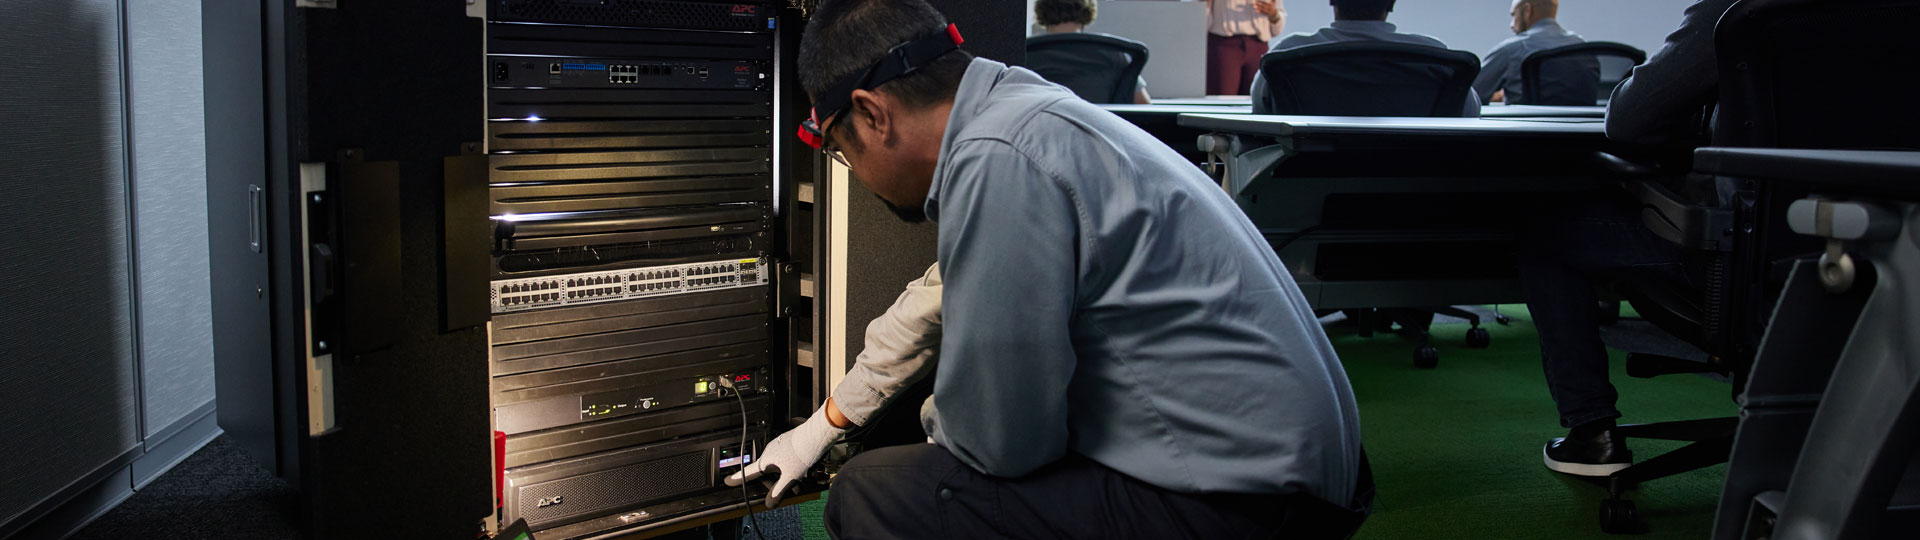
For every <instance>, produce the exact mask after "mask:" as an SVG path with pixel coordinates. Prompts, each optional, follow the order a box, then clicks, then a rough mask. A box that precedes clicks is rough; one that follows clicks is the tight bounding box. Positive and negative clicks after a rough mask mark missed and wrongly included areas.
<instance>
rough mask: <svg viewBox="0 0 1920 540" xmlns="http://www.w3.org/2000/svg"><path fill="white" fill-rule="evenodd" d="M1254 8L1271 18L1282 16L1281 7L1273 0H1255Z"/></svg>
mask: <svg viewBox="0 0 1920 540" xmlns="http://www.w3.org/2000/svg"><path fill="white" fill-rule="evenodd" d="M1253 10H1254V11H1258V12H1260V14H1261V15H1266V16H1267V18H1269V19H1271V18H1274V17H1278V16H1280V8H1279V7H1277V6H1275V5H1274V3H1273V2H1264V1H1261V2H1254V3H1253Z"/></svg>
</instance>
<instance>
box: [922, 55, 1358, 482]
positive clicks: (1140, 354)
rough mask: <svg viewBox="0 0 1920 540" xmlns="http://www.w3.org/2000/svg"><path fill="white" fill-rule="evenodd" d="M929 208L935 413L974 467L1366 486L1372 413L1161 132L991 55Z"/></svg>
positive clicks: (1245, 229)
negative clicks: (939, 284)
mask: <svg viewBox="0 0 1920 540" xmlns="http://www.w3.org/2000/svg"><path fill="white" fill-rule="evenodd" d="M926 212H927V215H928V216H929V217H930V218H932V219H933V220H935V221H936V222H938V223H939V227H940V232H939V249H938V254H939V261H940V272H941V274H942V277H943V278H944V281H945V290H944V292H943V296H942V303H943V304H944V305H943V308H942V310H941V311H942V315H941V317H942V319H943V320H942V327H943V329H942V337H941V341H940V352H939V358H940V360H939V363H940V367H939V375H938V376H936V381H935V384H934V393H933V398H932V400H931V401H930V402H929V403H930V404H929V406H928V407H926V408H924V409H923V414H924V416H923V418H922V421H923V423H924V424H925V425H926V427H927V430H928V434H929V435H930V436H931V437H932V438H933V440H934V441H935V442H937V443H938V444H940V445H941V446H942V447H944V448H946V449H948V450H949V451H951V452H953V454H954V455H955V456H957V457H959V459H960V460H961V461H963V462H966V463H967V464H969V465H972V466H973V467H975V468H977V469H979V470H980V471H982V472H985V473H987V474H991V475H995V476H1002V477H1018V476H1022V475H1025V474H1027V473H1030V472H1033V471H1034V470H1036V469H1039V468H1040V467H1042V466H1044V465H1047V464H1049V463H1052V462H1054V461H1056V460H1059V459H1060V458H1061V457H1063V456H1065V455H1067V454H1068V453H1069V452H1072V453H1077V454H1081V455H1085V456H1087V457H1089V458H1091V459H1093V460H1094V461H1097V462H1099V463H1101V464H1104V465H1106V466H1108V467H1112V468H1114V469H1116V470H1118V471H1120V472H1122V473H1125V474H1127V475H1129V476H1132V477H1134V478H1138V479H1141V480H1143V481H1146V482H1148V483H1151V484H1154V485H1157V486H1160V487H1163V488H1167V489H1171V490H1175V491H1181V492H1224V493H1306V494H1310V495H1314V496H1318V497H1320V498H1322V499H1324V500H1327V501H1329V502H1334V503H1336V504H1340V505H1343V506H1345V505H1348V504H1349V503H1350V502H1351V501H1352V498H1353V487H1354V481H1355V478H1356V475H1357V470H1358V466H1359V458H1360V421H1359V413H1358V411H1357V409H1356V408H1355V405H1354V397H1353V390H1352V388H1351V387H1349V385H1348V383H1347V378H1346V374H1345V373H1344V372H1343V371H1342V369H1341V366H1340V364H1339V359H1338V358H1337V357H1336V356H1335V354H1334V351H1333V347H1332V346H1331V345H1330V344H1329V343H1328V341H1327V338H1326V335H1325V334H1324V333H1323V332H1322V331H1321V329H1320V325H1319V323H1318V321H1317V320H1316V319H1315V318H1314V316H1313V311H1312V309H1311V308H1310V307H1309V306H1308V305H1307V302H1306V299H1305V297H1304V296H1302V295H1301V293H1300V289H1299V287H1298V286H1296V285H1295V284H1294V281H1293V278H1292V276H1291V275H1289V274H1288V272H1287V270H1286V268H1284V267H1283V266H1281V263H1280V260H1279V259H1278V258H1277V257H1275V255H1274V252H1273V248H1272V247H1271V246H1269V245H1268V244H1267V242H1266V240H1265V239H1264V238H1263V237H1262V236H1261V235H1260V233H1259V231H1257V230H1256V229H1255V228H1254V227H1253V224H1252V223H1251V222H1249V221H1248V220H1247V218H1246V216H1245V215H1244V214H1242V213H1241V211H1240V209H1239V208H1238V207H1237V206H1235V204H1234V202H1233V201H1232V199H1230V198H1229V197H1228V196H1227V194H1226V193H1225V192H1223V191H1222V190H1221V189H1220V187H1219V186H1218V185H1216V184H1214V183H1213V182H1212V181H1211V180H1210V179H1208V178H1207V176H1206V175H1205V174H1204V173H1202V172H1201V171H1200V170H1199V168H1197V167H1194V165H1193V164H1192V163H1190V162H1188V161H1186V160H1185V159H1184V158H1182V157H1180V155H1179V154H1177V153H1175V152H1174V151H1173V150H1172V149H1170V148H1167V146H1166V145H1165V144H1162V143H1161V142H1160V141H1159V140H1157V139H1155V138H1154V137H1153V136H1151V135H1148V134H1147V133H1146V132H1145V131H1142V130H1140V129H1139V128H1138V127H1135V126H1134V125H1132V124H1129V123H1127V122H1126V121H1124V120H1121V119H1120V118H1119V117H1116V116H1114V115H1112V114H1110V113H1108V112H1106V111H1104V110H1101V109H1100V108H1098V107H1096V106H1094V105H1091V104H1088V103H1087V102H1085V101H1082V100H1080V99H1078V98H1076V97H1074V95H1073V93H1072V92H1070V91H1068V90H1066V89H1065V88H1062V87H1060V86H1056V85H1053V84H1051V83H1048V82H1046V81H1045V80H1043V79H1041V78H1040V76H1039V75H1036V74H1034V73H1033V72H1031V71H1028V70H1026V69H1022V68H1009V67H1007V66H1005V65H1003V64H1000V63H998V62H993V61H990V60H985V59H977V60H974V61H973V64H972V65H971V66H970V67H969V68H968V70H967V73H966V76H965V77H964V79H963V80H962V82H961V83H960V87H959V90H958V92H957V94H956V95H955V97H954V102H953V111H952V114H951V116H950V119H949V122H948V125H947V130H946V134H945V136H944V137H943V139H942V141H941V146H940V154H939V163H938V165H937V166H936V168H935V170H934V178H933V185H932V187H931V189H930V191H929V193H928V197H927V203H926Z"/></svg>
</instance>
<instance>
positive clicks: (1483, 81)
mask: <svg viewBox="0 0 1920 540" xmlns="http://www.w3.org/2000/svg"><path fill="white" fill-rule="evenodd" d="M1586 42H1587V40H1585V39H1582V38H1581V37H1580V35H1579V34H1575V33H1573V32H1568V31H1567V29H1565V28H1561V27H1560V21H1556V20H1554V19H1553V18H1551V17H1549V18H1545V19H1540V20H1539V21H1538V22H1535V23H1533V26H1532V27H1529V28H1527V31H1525V32H1521V33H1520V35H1517V36H1513V37H1510V38H1507V39H1506V41H1501V42H1500V44H1499V45H1495V46H1493V50H1492V51H1488V52H1487V57H1486V58H1484V59H1481V61H1480V76H1479V77H1476V78H1474V80H1473V91H1474V93H1477V94H1480V102H1481V103H1487V102H1488V100H1491V99H1493V93H1494V91H1496V90H1503V89H1504V90H1506V91H1507V97H1506V101H1507V102H1508V103H1515V102H1518V101H1524V100H1525V97H1526V88H1525V85H1524V84H1522V83H1521V78H1520V65H1521V63H1523V62H1524V61H1526V59H1527V55H1529V54H1533V53H1534V52H1536V51H1544V50H1547V49H1552V48H1555V47H1564V46H1567V45H1573V44H1576V43H1586Z"/></svg>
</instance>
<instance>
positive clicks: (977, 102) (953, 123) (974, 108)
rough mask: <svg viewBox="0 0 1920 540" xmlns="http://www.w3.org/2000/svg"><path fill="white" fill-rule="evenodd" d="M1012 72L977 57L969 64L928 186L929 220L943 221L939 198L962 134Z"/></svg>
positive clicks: (941, 139)
mask: <svg viewBox="0 0 1920 540" xmlns="http://www.w3.org/2000/svg"><path fill="white" fill-rule="evenodd" d="M1007 71H1008V68H1007V65H1006V64H1002V63H999V62H995V61H992V60H988V59H985V58H979V57H975V58H974V59H973V62H972V63H970V64H967V74H966V75H963V76H961V78H960V87H959V88H958V89H955V90H954V93H953V112H951V113H948V115H947V131H946V133H943V134H941V136H940V163H938V164H936V165H934V168H933V182H932V183H931V184H929V185H928V186H927V204H926V205H925V206H924V207H923V208H922V209H923V210H925V211H926V213H927V219H929V220H933V221H935V222H938V221H940V211H939V207H940V205H939V198H940V181H941V179H943V178H946V177H947V163H948V162H950V161H952V160H951V159H948V158H949V156H951V155H953V143H954V141H955V140H957V139H959V134H960V131H961V130H963V129H966V128H967V124H968V123H970V122H972V121H973V119H974V118H975V117H977V116H979V114H980V110H981V109H983V108H985V107H986V105H987V94H989V93H992V92H993V87H994V86H996V85H998V84H1000V80H1001V79H1002V78H1004V77H1005V75H1006V73H1007Z"/></svg>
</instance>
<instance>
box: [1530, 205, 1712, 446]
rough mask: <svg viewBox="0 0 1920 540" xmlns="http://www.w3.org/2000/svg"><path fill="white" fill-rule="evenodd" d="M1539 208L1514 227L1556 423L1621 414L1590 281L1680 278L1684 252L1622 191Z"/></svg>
mask: <svg viewBox="0 0 1920 540" xmlns="http://www.w3.org/2000/svg"><path fill="white" fill-rule="evenodd" d="M1540 210H1541V211H1539V212H1538V213H1536V214H1535V215H1534V216H1532V217H1531V219H1529V220H1527V223H1526V226H1525V227H1523V228H1522V229H1521V230H1520V232H1519V234H1518V238H1517V243H1518V249H1517V250H1516V251H1517V253H1516V255H1517V257H1518V262H1519V270H1520V282H1521V285H1522V287H1523V289H1524V291H1523V292H1524V293H1525V294H1526V299H1527V309H1528V311H1530V312H1531V313H1532V315H1533V324H1534V327H1535V328H1536V329H1538V330H1539V333H1540V356H1541V361H1542V364H1543V366H1544V367H1545V369H1546V375H1547V390H1548V391H1549V392H1550V393H1551V394H1552V395H1553V402H1554V404H1555V405H1556V406H1558V407H1559V409H1560V425H1561V427H1567V428H1572V427H1576V426H1580V425H1584V424H1588V423H1590V422H1595V421H1600V420H1612V419H1614V418H1619V417H1620V411H1619V409H1617V408H1615V406H1614V405H1615V402H1616V401H1617V400H1618V399H1619V394H1618V393H1617V392H1616V391H1615V390H1614V388H1613V383H1611V382H1609V381H1608V380H1607V371H1608V369H1607V350H1606V346H1605V345H1603V344H1602V343H1601V342H1600V313H1599V309H1598V307H1597V306H1598V305H1599V298H1598V297H1597V295H1596V294H1595V292H1594V287H1595V286H1596V285H1597V284H1599V283H1602V282H1604V281H1605V280H1609V279H1612V278H1615V277H1620V276H1624V275H1629V274H1631V275H1635V276H1638V277H1640V278H1644V279H1665V280H1684V279H1685V277H1684V273H1683V272H1682V266H1681V265H1682V262H1683V261H1682V259H1683V254H1682V252H1681V251H1680V248H1679V247H1678V246H1676V245H1674V244H1673V243H1671V242H1667V241H1666V240H1664V239H1661V238H1660V237H1658V236H1655V235H1654V234H1653V233H1652V232H1651V231H1649V230H1647V228H1646V225H1645V224H1644V223H1643V222H1642V221H1641V217H1640V215H1639V207H1638V205H1637V204H1635V203H1634V202H1633V201H1631V200H1629V199H1627V198H1625V197H1624V196H1620V197H1590V198H1587V199H1585V200H1556V201H1551V202H1548V203H1547V204H1543V205H1542V206H1541V209H1540Z"/></svg>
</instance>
